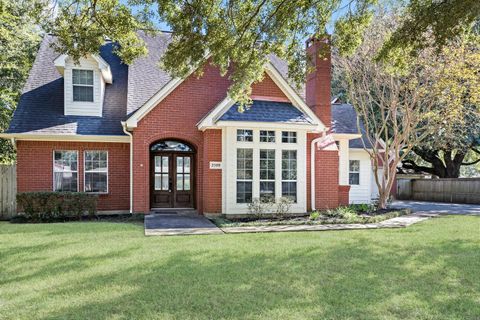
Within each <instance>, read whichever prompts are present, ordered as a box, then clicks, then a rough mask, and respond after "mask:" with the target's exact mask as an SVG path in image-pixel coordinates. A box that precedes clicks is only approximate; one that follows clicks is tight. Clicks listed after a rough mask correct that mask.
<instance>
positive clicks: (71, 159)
mask: <svg viewBox="0 0 480 320" xmlns="http://www.w3.org/2000/svg"><path fill="white" fill-rule="evenodd" d="M53 154H54V155H53V191H69V192H77V191H78V152H77V151H54V152H53Z"/></svg>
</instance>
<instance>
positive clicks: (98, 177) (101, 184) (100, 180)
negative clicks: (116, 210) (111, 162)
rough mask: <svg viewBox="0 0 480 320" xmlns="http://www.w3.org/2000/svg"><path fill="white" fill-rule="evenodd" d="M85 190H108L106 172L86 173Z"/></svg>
mask: <svg viewBox="0 0 480 320" xmlns="http://www.w3.org/2000/svg"><path fill="white" fill-rule="evenodd" d="M85 192H103V193H106V192H107V173H106V172H87V173H85Z"/></svg>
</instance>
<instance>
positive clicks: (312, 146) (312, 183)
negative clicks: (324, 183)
mask: <svg viewBox="0 0 480 320" xmlns="http://www.w3.org/2000/svg"><path fill="white" fill-rule="evenodd" d="M324 135H325V131H324V132H322V135H321V136H320V137H318V138H315V139H313V140H312V142H311V144H310V192H311V195H310V201H311V207H312V211H315V144H316V143H317V142H319V141H320V140H322V139H323V138H324Z"/></svg>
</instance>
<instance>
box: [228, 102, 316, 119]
mask: <svg viewBox="0 0 480 320" xmlns="http://www.w3.org/2000/svg"><path fill="white" fill-rule="evenodd" d="M220 120H224V121H254V122H281V123H293V124H312V123H313V121H312V119H310V118H309V117H308V116H307V115H306V114H304V113H303V112H302V111H300V110H298V109H297V108H295V107H294V106H293V105H292V104H291V103H289V102H273V101H260V100H254V101H253V103H252V105H250V106H249V107H248V109H246V110H245V111H244V112H239V111H238V105H237V104H234V105H233V106H232V107H230V109H228V111H227V112H225V113H224V114H223V115H222V116H221V117H220Z"/></svg>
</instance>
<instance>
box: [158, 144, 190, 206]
mask: <svg viewBox="0 0 480 320" xmlns="http://www.w3.org/2000/svg"><path fill="white" fill-rule="evenodd" d="M150 156H151V160H150V164H151V165H150V176H151V179H150V207H151V208H152V209H154V208H194V207H195V172H194V171H195V170H194V168H195V149H194V148H193V146H191V145H190V144H188V143H186V142H183V141H179V140H173V139H168V140H161V141H157V142H154V143H153V144H152V145H151V146H150Z"/></svg>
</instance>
